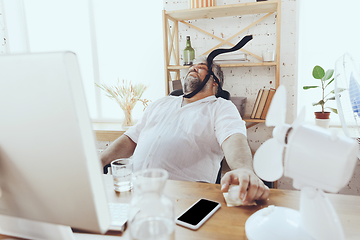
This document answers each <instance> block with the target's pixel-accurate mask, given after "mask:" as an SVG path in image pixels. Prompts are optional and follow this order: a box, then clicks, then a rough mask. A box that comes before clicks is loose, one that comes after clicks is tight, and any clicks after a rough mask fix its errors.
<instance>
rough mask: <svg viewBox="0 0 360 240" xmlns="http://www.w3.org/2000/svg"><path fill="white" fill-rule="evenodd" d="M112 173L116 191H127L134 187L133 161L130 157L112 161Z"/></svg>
mask: <svg viewBox="0 0 360 240" xmlns="http://www.w3.org/2000/svg"><path fill="white" fill-rule="evenodd" d="M111 173H112V176H113V179H114V190H115V191H116V192H127V191H130V190H131V189H132V188H133V184H132V175H133V161H132V159H130V158H120V159H116V160H114V161H112V162H111Z"/></svg>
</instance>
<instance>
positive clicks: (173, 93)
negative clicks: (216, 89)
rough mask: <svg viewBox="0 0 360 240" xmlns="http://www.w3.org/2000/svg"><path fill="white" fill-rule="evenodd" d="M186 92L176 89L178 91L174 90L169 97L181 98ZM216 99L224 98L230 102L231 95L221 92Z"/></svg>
mask: <svg viewBox="0 0 360 240" xmlns="http://www.w3.org/2000/svg"><path fill="white" fill-rule="evenodd" d="M183 94H184V92H183V90H182V89H176V90H173V91H172V92H171V93H170V94H169V96H181V95H183ZM215 97H222V98H224V99H226V100H230V93H229V92H228V91H225V90H223V91H222V92H220V93H219V94H216V95H215Z"/></svg>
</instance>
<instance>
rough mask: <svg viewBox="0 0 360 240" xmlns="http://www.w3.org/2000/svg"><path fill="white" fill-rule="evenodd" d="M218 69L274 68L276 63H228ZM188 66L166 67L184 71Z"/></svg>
mask: <svg viewBox="0 0 360 240" xmlns="http://www.w3.org/2000/svg"><path fill="white" fill-rule="evenodd" d="M219 66H220V67H222V68H224V67H262V66H276V62H260V63H249V62H246V63H228V64H219ZM186 68H189V66H181V65H179V66H176V65H170V66H168V70H178V69H186Z"/></svg>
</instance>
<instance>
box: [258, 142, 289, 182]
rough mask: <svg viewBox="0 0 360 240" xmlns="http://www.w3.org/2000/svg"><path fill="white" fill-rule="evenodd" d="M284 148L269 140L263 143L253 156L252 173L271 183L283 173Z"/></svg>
mask: <svg viewBox="0 0 360 240" xmlns="http://www.w3.org/2000/svg"><path fill="white" fill-rule="evenodd" d="M283 151H284V146H283V145H281V144H280V143H279V142H278V141H277V140H276V139H274V138H271V139H269V140H267V141H266V142H264V143H263V144H262V145H261V146H260V147H259V148H258V150H257V151H256V152H255V155H254V171H255V173H256V175H258V176H259V177H260V178H261V179H263V180H265V181H269V182H273V181H276V180H278V179H279V178H281V176H282V175H283V172H284V168H283V164H282V156H283Z"/></svg>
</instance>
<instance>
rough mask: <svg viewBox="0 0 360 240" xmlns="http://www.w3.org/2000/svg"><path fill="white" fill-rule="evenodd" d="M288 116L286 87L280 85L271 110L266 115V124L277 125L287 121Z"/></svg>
mask: <svg viewBox="0 0 360 240" xmlns="http://www.w3.org/2000/svg"><path fill="white" fill-rule="evenodd" d="M285 117H286V89H285V87H284V86H283V85H281V86H279V87H278V88H277V90H276V93H275V95H274V97H273V99H272V101H271V105H270V108H269V111H268V113H267V115H266V121H265V124H266V126H268V127H270V126H277V125H280V124H283V123H285Z"/></svg>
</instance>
